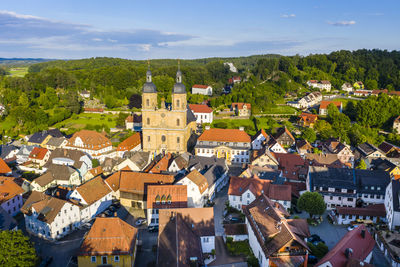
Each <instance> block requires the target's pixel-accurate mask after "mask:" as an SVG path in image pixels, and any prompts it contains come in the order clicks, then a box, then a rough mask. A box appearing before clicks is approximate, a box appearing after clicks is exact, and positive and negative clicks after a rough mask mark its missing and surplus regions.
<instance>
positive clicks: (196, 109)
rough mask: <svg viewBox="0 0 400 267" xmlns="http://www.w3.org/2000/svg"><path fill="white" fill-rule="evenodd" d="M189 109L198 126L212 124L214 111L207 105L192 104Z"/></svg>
mask: <svg viewBox="0 0 400 267" xmlns="http://www.w3.org/2000/svg"><path fill="white" fill-rule="evenodd" d="M189 109H190V110H191V111H192V113H193V115H194V116H195V117H196V123H197V124H203V123H212V122H213V110H212V108H210V107H209V106H207V105H199V104H190V105H189Z"/></svg>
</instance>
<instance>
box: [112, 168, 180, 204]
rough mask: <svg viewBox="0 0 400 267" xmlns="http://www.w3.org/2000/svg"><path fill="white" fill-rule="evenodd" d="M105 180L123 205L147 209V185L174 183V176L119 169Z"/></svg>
mask: <svg viewBox="0 0 400 267" xmlns="http://www.w3.org/2000/svg"><path fill="white" fill-rule="evenodd" d="M105 181H106V183H107V184H108V185H109V186H110V187H111V189H112V190H113V196H114V197H115V198H117V199H119V200H120V202H121V204H122V205H124V206H126V207H133V208H137V209H147V207H146V202H147V187H148V186H149V185H158V184H172V183H173V182H174V176H172V175H164V174H155V173H144V172H133V171H118V172H116V173H114V174H112V175H111V176H110V177H108V178H107V179H106V180H105Z"/></svg>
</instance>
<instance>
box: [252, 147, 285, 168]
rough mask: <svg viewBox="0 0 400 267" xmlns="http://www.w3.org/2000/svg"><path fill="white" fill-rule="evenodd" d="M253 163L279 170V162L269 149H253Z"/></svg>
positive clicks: (253, 164)
mask: <svg viewBox="0 0 400 267" xmlns="http://www.w3.org/2000/svg"><path fill="white" fill-rule="evenodd" d="M251 165H252V166H258V167H264V168H270V169H273V170H277V169H278V166H279V162H278V161H277V160H276V158H275V156H274V155H272V153H271V152H270V151H269V150H268V149H265V148H264V149H261V150H257V151H253V154H252V158H251Z"/></svg>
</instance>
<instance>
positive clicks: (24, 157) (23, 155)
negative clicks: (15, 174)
mask: <svg viewBox="0 0 400 267" xmlns="http://www.w3.org/2000/svg"><path fill="white" fill-rule="evenodd" d="M35 147H36V146H27V145H22V146H21V148H20V149H19V151H18V153H17V154H16V155H15V157H16V161H17V163H18V164H22V163H25V162H27V161H28V160H29V155H30V154H31V152H32V150H33V149H34V148H35Z"/></svg>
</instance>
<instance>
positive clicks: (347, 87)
mask: <svg viewBox="0 0 400 267" xmlns="http://www.w3.org/2000/svg"><path fill="white" fill-rule="evenodd" d="M341 88H342V91H345V92H347V93H350V92H353V86H352V85H351V83H344V84H343V85H342V87H341Z"/></svg>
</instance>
